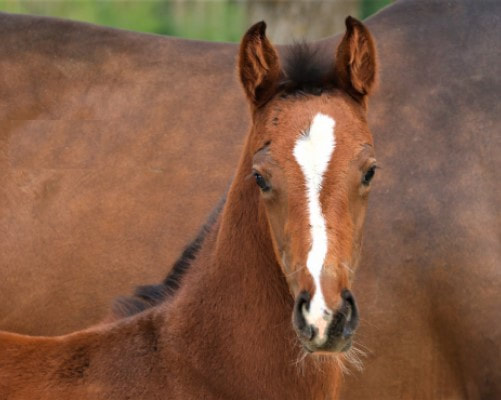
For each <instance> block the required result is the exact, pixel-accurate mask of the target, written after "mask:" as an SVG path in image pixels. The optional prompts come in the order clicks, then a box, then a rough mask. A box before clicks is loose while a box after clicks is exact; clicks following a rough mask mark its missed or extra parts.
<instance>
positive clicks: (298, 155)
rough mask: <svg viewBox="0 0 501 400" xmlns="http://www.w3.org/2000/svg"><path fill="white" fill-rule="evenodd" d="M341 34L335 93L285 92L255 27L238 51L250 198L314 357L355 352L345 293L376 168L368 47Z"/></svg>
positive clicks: (359, 33)
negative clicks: (248, 125)
mask: <svg viewBox="0 0 501 400" xmlns="http://www.w3.org/2000/svg"><path fill="white" fill-rule="evenodd" d="M347 28H348V30H347V33H346V35H345V37H344V39H343V41H342V42H341V44H340V46H339V48H338V53H337V57H336V58H337V61H336V65H335V66H333V69H335V72H336V76H337V77H336V78H333V79H335V84H334V85H331V86H329V85H328V88H326V90H318V91H317V90H315V91H312V93H316V94H307V93H308V92H306V93H300V92H297V91H296V92H295V91H294V90H292V91H287V90H285V91H284V90H283V89H282V88H281V86H280V83H279V82H281V80H282V81H283V79H284V78H283V76H284V74H283V73H282V72H281V70H280V67H279V65H278V57H276V53H274V49H273V47H272V46H271V44H269V42H268V41H267V39H266V37H265V36H264V28H263V27H262V26H259V24H257V25H255V26H254V27H253V28H251V29H250V30H249V32H248V33H247V35H246V36H245V37H244V40H243V42H242V46H241V51H240V74H241V79H242V82H243V85H244V88H245V90H246V92H247V95H248V97H249V99H250V100H251V104H252V106H253V107H252V111H253V128H252V132H251V136H250V140H249V141H248V151H250V152H251V155H252V173H253V175H254V178H255V181H256V188H255V190H258V191H260V201H261V202H262V205H263V207H264V209H265V210H266V216H267V219H268V222H269V231H270V236H271V238H272V242H273V248H274V250H275V256H276V259H277V262H278V264H279V265H280V267H281V269H282V271H283V274H284V276H285V277H286V280H287V282H288V284H289V288H290V291H291V293H292V295H293V296H294V297H295V307H294V313H293V325H294V328H295V330H296V332H297V334H298V337H299V338H300V340H301V342H302V343H303V345H304V347H305V348H306V349H307V350H309V351H311V352H314V351H345V350H347V349H348V348H349V347H350V345H351V337H352V335H353V332H354V330H355V329H356V326H357V323H358V311H357V307H356V303H355V299H354V296H353V295H352V294H351V292H350V287H351V280H352V274H353V271H354V270H355V269H356V267H357V265H358V261H359V255H360V247H361V241H362V226H363V221H364V217H365V210H366V206H367V198H368V194H369V191H370V187H371V183H372V178H373V176H374V172H375V168H376V160H375V157H374V149H373V141H372V136H371V134H370V132H369V129H368V127H367V124H366V121H365V112H366V110H365V108H366V95H367V93H368V91H369V90H370V88H371V87H372V85H373V83H374V78H375V77H374V74H375V72H374V71H375V65H374V58H375V57H374V47H373V45H372V39H371V38H370V34H369V33H368V31H367V30H366V29H365V27H363V25H361V24H360V23H359V22H357V21H354V20H352V19H348V20H347ZM357 60H358V61H357ZM347 65H348V66H349V67H347ZM285 75H286V76H287V72H286V73H285ZM287 77H288V78H290V77H289V76H287ZM322 81H323V80H322ZM320 89H322V88H320Z"/></svg>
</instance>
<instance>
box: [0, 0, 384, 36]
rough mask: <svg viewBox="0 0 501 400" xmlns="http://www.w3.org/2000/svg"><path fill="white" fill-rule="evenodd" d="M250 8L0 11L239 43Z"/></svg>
mask: <svg viewBox="0 0 501 400" xmlns="http://www.w3.org/2000/svg"><path fill="white" fill-rule="evenodd" d="M251 1H252V0H251ZM310 1H311V0H310ZM352 1H354V2H357V3H358V9H359V15H358V17H359V18H365V17H367V16H369V15H371V14H372V13H374V12H376V11H377V10H379V9H380V8H382V7H384V6H386V5H387V4H389V3H391V0H352ZM281 3H282V5H283V2H281ZM248 6H249V3H248V2H247V1H236V0H212V1H210V0H188V1H179V0H177V1H172V0H171V1H169V0H0V11H5V12H10V13H20V14H33V15H43V16H52V17H59V18H66V19H72V20H77V21H85V22H90V23H95V24H99V25H106V26H111V27H115V28H122V29H128V30H133V31H138V32H150V33H156V34H162V35H171V36H178V37H184V38H189V39H201V40H210V41H228V42H238V41H239V40H240V37H241V35H242V32H243V31H244V30H245V29H246V28H247V25H248V24H249V22H248V21H247V19H246V14H247V8H246V7H248Z"/></svg>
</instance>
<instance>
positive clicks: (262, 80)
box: [238, 21, 282, 107]
mask: <svg viewBox="0 0 501 400" xmlns="http://www.w3.org/2000/svg"><path fill="white" fill-rule="evenodd" d="M238 72H239V76H240V81H241V82H242V86H243V88H244V91H245V94H246V95H247V98H248V99H249V101H250V102H251V104H253V105H254V106H257V107H259V106H261V105H262V104H264V103H266V102H267V101H268V100H269V99H270V98H271V97H272V96H273V94H274V93H275V92H276V91H277V87H278V84H279V82H280V80H281V76H282V70H281V67H280V61H279V58H278V54H277V52H276V50H275V48H274V47H273V45H272V44H271V43H270V41H269V40H268V38H267V37H266V23H265V22H264V21H261V22H258V23H257V24H254V25H253V26H251V27H250V28H249V30H248V31H247V33H246V34H245V35H244V37H243V38H242V42H241V44H240V52H239V62H238Z"/></svg>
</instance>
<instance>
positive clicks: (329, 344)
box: [298, 334, 352, 355]
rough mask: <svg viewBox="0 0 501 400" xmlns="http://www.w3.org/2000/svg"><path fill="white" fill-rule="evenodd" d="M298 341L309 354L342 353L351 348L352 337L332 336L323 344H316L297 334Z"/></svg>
mask: <svg viewBox="0 0 501 400" xmlns="http://www.w3.org/2000/svg"><path fill="white" fill-rule="evenodd" d="M298 337H299V341H300V342H301V345H302V346H303V348H304V350H305V351H306V352H307V353H310V354H318V355H335V354H338V353H344V352H346V351H348V350H349V349H350V348H351V345H352V338H351V337H349V338H343V337H337V338H336V337H334V338H330V339H328V340H327V341H326V342H325V343H323V344H318V343H315V342H312V341H306V340H303V339H301V336H300V335H299V334H298Z"/></svg>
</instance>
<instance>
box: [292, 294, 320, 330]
mask: <svg viewBox="0 0 501 400" xmlns="http://www.w3.org/2000/svg"><path fill="white" fill-rule="evenodd" d="M309 308H310V294H309V293H308V292H306V291H303V292H301V293H300V294H299V295H298V296H297V298H296V302H295V304H294V325H295V326H296V329H297V330H298V332H299V333H300V334H301V336H303V337H304V338H305V339H307V340H311V339H313V338H314V337H315V329H314V328H313V327H312V326H311V325H310V324H308V323H307V322H306V319H305V317H304V312H303V310H304V311H306V312H307V311H308V310H309Z"/></svg>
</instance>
